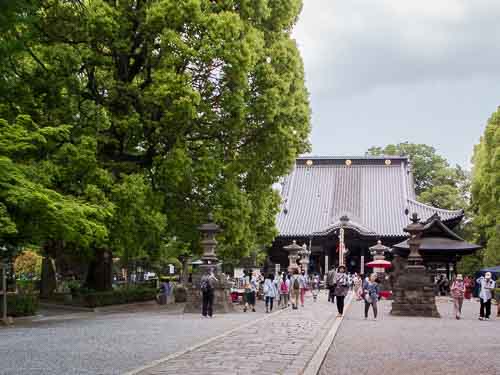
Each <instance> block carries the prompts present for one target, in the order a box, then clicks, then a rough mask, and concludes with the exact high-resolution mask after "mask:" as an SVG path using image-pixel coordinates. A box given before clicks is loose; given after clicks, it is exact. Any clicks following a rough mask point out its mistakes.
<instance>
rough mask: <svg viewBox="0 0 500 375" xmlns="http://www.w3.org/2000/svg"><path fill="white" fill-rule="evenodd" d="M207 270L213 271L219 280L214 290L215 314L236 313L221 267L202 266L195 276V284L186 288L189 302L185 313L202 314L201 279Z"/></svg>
mask: <svg viewBox="0 0 500 375" xmlns="http://www.w3.org/2000/svg"><path fill="white" fill-rule="evenodd" d="M207 269H209V270H213V271H214V275H215V277H216V278H217V280H219V281H218V282H217V283H216V286H215V290H214V305H213V312H214V314H222V313H229V312H232V311H234V306H233V302H232V301H231V289H230V286H229V284H228V283H227V282H226V278H225V275H223V274H222V273H221V272H220V265H211V264H202V265H200V266H199V268H198V270H197V272H196V273H194V274H193V282H192V283H191V284H187V286H186V291H187V301H186V306H185V307H184V312H185V313H199V314H201V307H202V292H201V289H200V282H201V277H202V276H203V275H204V274H205V273H206V272H207Z"/></svg>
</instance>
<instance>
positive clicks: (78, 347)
mask: <svg viewBox="0 0 500 375" xmlns="http://www.w3.org/2000/svg"><path fill="white" fill-rule="evenodd" d="M127 309H128V310H127V312H126V313H123V312H122V313H116V311H122V310H123V307H121V308H116V309H115V310H116V311H113V309H107V310H109V312H107V313H105V314H95V313H71V314H68V315H66V316H64V317H61V316H48V317H47V318H44V319H38V320H39V321H38V322H34V323H30V322H23V321H22V320H21V321H18V323H17V324H16V326H14V327H11V328H0V374H1V375H35V374H36V375H45V374H47V375H49V374H50V375H76V374H78V375H83V374H85V375H95V374H102V375H114V374H123V373H124V372H126V371H129V370H132V369H134V368H137V367H138V366H142V365H144V364H147V363H150V362H151V361H154V360H156V359H158V358H162V357H164V356H166V355H168V354H171V353H174V352H177V351H180V350H183V349H186V348H187V347H189V346H192V345H194V344H196V343H197V342H199V341H203V340H206V339H208V338H209V337H212V336H216V335H220V334H222V333H224V332H226V331H228V330H230V329H233V328H235V327H238V326H241V325H242V324H246V323H248V322H251V321H254V320H256V319H258V318H262V317H264V316H265V314H264V313H263V312H262V311H263V309H264V307H263V306H259V307H258V312H256V313H246V314H243V313H241V312H239V313H232V314H225V315H216V316H215V317H214V318H213V319H211V320H205V319H202V318H201V315H200V316H198V315H196V314H181V313H180V310H179V309H177V311H158V309H156V310H153V311H150V310H148V311H141V309H143V307H141V306H132V307H127ZM131 312H133V313H131ZM49 315H50V314H49Z"/></svg>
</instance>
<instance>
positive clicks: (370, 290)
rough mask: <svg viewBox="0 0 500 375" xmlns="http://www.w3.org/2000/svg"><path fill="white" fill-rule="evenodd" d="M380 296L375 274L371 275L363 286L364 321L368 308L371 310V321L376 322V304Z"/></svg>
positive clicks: (366, 317)
mask: <svg viewBox="0 0 500 375" xmlns="http://www.w3.org/2000/svg"><path fill="white" fill-rule="evenodd" d="M379 295H380V289H379V285H378V282H377V274H376V273H372V274H371V275H370V277H369V278H368V280H367V281H365V282H364V284H363V297H364V300H365V319H368V312H369V311H370V306H371V307H372V310H373V319H374V320H377V313H378V309H377V303H378V298H379Z"/></svg>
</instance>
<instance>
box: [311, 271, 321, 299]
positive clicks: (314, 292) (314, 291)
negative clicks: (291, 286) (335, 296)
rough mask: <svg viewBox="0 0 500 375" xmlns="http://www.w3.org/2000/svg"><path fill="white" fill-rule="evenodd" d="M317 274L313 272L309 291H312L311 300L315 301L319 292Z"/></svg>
mask: <svg viewBox="0 0 500 375" xmlns="http://www.w3.org/2000/svg"><path fill="white" fill-rule="evenodd" d="M319 287H320V284H319V276H318V275H317V274H315V275H314V276H313V278H312V282H311V291H312V296H313V301H314V302H316V301H317V300H318V294H319Z"/></svg>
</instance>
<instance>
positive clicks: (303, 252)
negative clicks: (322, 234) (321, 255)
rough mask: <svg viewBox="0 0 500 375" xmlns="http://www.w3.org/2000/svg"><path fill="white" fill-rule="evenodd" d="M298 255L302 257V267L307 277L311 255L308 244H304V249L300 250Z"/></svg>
mask: <svg viewBox="0 0 500 375" xmlns="http://www.w3.org/2000/svg"><path fill="white" fill-rule="evenodd" d="M298 254H299V256H300V265H301V266H302V269H303V270H304V271H305V273H306V275H307V274H308V270H309V256H310V255H311V251H310V250H308V249H307V245H306V244H303V245H302V249H301V250H299V252H298Z"/></svg>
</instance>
